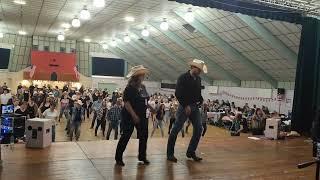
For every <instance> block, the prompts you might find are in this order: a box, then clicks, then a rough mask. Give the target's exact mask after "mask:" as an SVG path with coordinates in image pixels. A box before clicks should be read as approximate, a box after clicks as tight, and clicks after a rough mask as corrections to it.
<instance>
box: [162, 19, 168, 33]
mask: <svg viewBox="0 0 320 180" xmlns="http://www.w3.org/2000/svg"><path fill="white" fill-rule="evenodd" d="M160 28H161V29H162V30H164V31H167V30H168V29H169V24H168V22H167V19H166V18H163V21H162V23H161V24H160Z"/></svg>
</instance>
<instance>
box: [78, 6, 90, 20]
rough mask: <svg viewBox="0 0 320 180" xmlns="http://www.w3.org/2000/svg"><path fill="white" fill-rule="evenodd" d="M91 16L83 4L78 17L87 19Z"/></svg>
mask: <svg viewBox="0 0 320 180" xmlns="http://www.w3.org/2000/svg"><path fill="white" fill-rule="evenodd" d="M90 17H91V15H90V12H89V11H88V9H87V6H84V7H83V9H82V10H81V12H80V19H83V20H89V19H90Z"/></svg>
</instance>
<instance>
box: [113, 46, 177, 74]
mask: <svg viewBox="0 0 320 180" xmlns="http://www.w3.org/2000/svg"><path fill="white" fill-rule="evenodd" d="M117 46H118V47H119V49H121V50H122V51H123V52H126V54H128V52H130V51H129V49H128V48H127V47H125V45H122V44H121V43H118V45H117ZM130 46H131V47H132V48H134V47H133V46H132V45H131V44H130ZM130 57H134V59H137V60H138V61H139V62H140V64H141V65H144V66H146V67H148V68H150V70H152V73H154V74H156V76H157V77H158V78H159V79H161V80H171V77H170V76H168V75H167V74H168V73H167V72H164V71H162V70H161V69H159V67H157V65H156V64H153V63H152V62H151V61H147V60H145V59H143V58H140V57H137V56H136V55H134V54H132V53H130ZM166 78H167V79H166Z"/></svg>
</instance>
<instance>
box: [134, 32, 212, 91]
mask: <svg viewBox="0 0 320 180" xmlns="http://www.w3.org/2000/svg"><path fill="white" fill-rule="evenodd" d="M130 31H131V33H133V34H135V35H136V36H138V37H140V38H143V39H144V40H146V41H147V42H148V43H149V44H151V45H152V46H154V47H155V48H157V49H158V50H160V51H161V52H163V53H164V54H166V55H167V56H169V57H170V58H171V59H172V60H174V62H175V64H176V65H177V67H181V68H184V69H185V70H187V69H189V68H190V67H189V65H188V63H187V62H186V61H184V60H183V59H182V58H180V57H179V56H177V55H176V54H175V53H174V52H172V51H171V50H169V49H168V48H167V47H165V46H164V45H162V44H160V43H158V42H157V41H155V40H153V39H152V38H151V37H150V36H149V37H142V35H140V33H139V32H138V31H137V30H134V29H130ZM203 80H204V81H206V82H207V83H208V84H210V85H212V83H213V80H212V79H211V78H210V77H208V76H206V75H204V76H203Z"/></svg>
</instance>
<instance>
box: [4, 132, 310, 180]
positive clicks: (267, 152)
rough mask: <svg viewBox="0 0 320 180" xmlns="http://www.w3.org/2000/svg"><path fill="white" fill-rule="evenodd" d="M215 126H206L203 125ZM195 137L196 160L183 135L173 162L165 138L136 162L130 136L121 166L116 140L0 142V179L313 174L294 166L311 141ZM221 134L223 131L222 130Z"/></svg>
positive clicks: (306, 177) (237, 178)
mask: <svg viewBox="0 0 320 180" xmlns="http://www.w3.org/2000/svg"><path fill="white" fill-rule="evenodd" d="M215 130H216V131H217V132H219V131H220V129H215V128H210V130H209V131H215ZM209 134H211V135H212V136H208V137H205V138H203V139H201V142H200V145H199V148H198V150H199V152H198V153H199V154H201V156H202V157H203V158H204V160H203V161H202V162H200V163H198V162H193V161H189V160H187V159H186V157H185V150H186V148H187V145H188V141H189V139H190V138H189V137H187V138H181V137H179V138H178V140H177V144H176V156H177V158H178V160H179V161H178V163H176V164H175V163H170V162H167V161H166V154H165V152H166V141H167V138H151V139H149V142H148V158H149V160H150V161H151V164H150V165H149V166H143V165H139V164H138V162H137V158H136V156H137V140H135V139H132V140H131V141H130V143H129V145H128V148H127V151H126V153H125V157H124V161H125V163H126V166H125V167H123V168H119V167H116V166H114V153H115V148H116V144H117V141H106V140H97V141H82V142H81V141H79V142H57V143H54V144H52V145H51V147H49V148H46V149H42V150H39V149H26V148H25V147H24V145H15V147H14V149H13V151H11V150H10V149H9V148H3V151H2V157H3V163H2V168H1V171H0V172H1V176H0V177H1V178H0V179H1V180H51V179H52V180H57V179H66V180H80V179H81V180H90V179H92V180H95V179H97V180H100V179H101V180H102V179H114V180H122V179H128V180H131V179H136V180H144V179H146V180H147V179H151V180H157V179H161V180H162V179H163V180H176V179H177V180H180V179H181V180H188V179H202V180H203V179H212V180H222V179H225V180H233V179H234V180H241V179H244V180H248V179H270V180H275V179H279V180H286V179H293V180H296V179H303V180H311V179H314V177H313V175H314V167H310V168H306V169H303V170H299V169H297V168H296V164H298V163H299V162H304V161H307V160H310V157H311V145H310V142H308V141H306V140H305V139H303V138H299V139H291V140H285V141H271V140H250V139H248V138H247V136H246V135H243V136H241V137H230V136H224V135H219V136H215V135H214V133H212V132H209ZM225 134H227V133H225Z"/></svg>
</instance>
